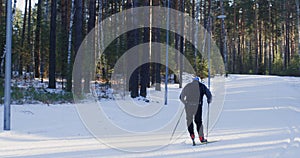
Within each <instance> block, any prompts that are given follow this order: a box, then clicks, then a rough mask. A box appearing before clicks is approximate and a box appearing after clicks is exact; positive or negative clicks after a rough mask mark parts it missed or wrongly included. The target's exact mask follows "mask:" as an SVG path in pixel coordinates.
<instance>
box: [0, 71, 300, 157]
mask: <svg viewBox="0 0 300 158" xmlns="http://www.w3.org/2000/svg"><path fill="white" fill-rule="evenodd" d="M225 87H226V96H225V101H224V106H223V111H222V113H221V115H220V118H219V119H218V121H217V123H216V124H215V126H214V128H213V129H212V130H211V132H210V133H209V137H208V140H209V141H217V142H214V143H210V144H207V145H199V146H192V142H191V140H190V139H189V137H188V133H187V132H185V133H183V134H181V135H180V136H179V137H177V138H176V139H173V140H172V142H171V143H170V144H169V145H167V146H162V147H160V148H158V149H157V150H154V151H149V152H141V153H133V152H125V151H122V150H119V149H113V148H111V147H110V146H107V145H105V144H103V143H101V141H99V140H97V139H96V138H95V137H93V136H92V135H91V134H90V132H89V131H88V130H87V129H86V127H85V126H84V124H83V123H82V122H81V120H80V117H79V115H78V113H77V111H76V108H75V106H74V105H72V104H62V105H50V106H46V105H40V104H39V105H30V104H26V105H13V106H12V130H11V131H3V130H2V129H0V157H1V158H2V157H3V158H6V157H14V158H27V157H28V158H29V157H30V158H52V157H55V158H81V157H91V158H93V157H95V158H96V157H107V158H119V157H124V158H132V157H149V158H150V157H151V158H152V157H178V158H179V157H214V158H215V157H217V158H218V157H220V158H227V157H228V158H232V157H234V158H235V157H237V158H240V157H243V158H250V157H258V158H260V157H270V158H273V157H275V158H276V157H279V158H291V157H298V156H299V155H300V150H299V149H300V137H299V136H300V117H299V116H300V93H299V90H300V78H297V77H277V76H257V75H230V76H229V77H228V78H226V84H225ZM176 91H177V93H176ZM179 92H180V90H178V89H176V88H171V92H170V95H171V96H170V98H171V101H172V102H175V101H176V99H177V98H178V94H179ZM160 95H162V94H159V95H157V96H156V95H155V94H153V98H152V99H156V98H159V96H160ZM150 102H151V99H150ZM154 103H155V104H156V103H157V102H155V101H154ZM160 103H161V104H162V103H163V101H162V100H160ZM107 104H109V101H107V102H105V104H104V105H105V106H107ZM146 106H147V105H146ZM163 108H171V106H170V105H168V106H167V107H163ZM106 110H109V111H113V109H112V108H111V107H107V109H106ZM163 110H166V109H162V111H163ZM173 111H174V110H173ZM163 112H166V111H163ZM166 114H168V113H165V115H166ZM110 117H112V119H113V120H114V121H117V120H120V118H122V117H124V116H122V117H121V116H119V117H116V116H113V113H110ZM165 118H168V117H167V116H166V117H165ZM183 120H184V119H183ZM0 121H1V122H0V127H3V105H0ZM120 123H126V120H120ZM129 123H133V124H134V123H135V122H133V121H132V120H131V122H129ZM153 127H155V125H153ZM149 129H151V128H150V127H149ZM164 137H168V136H167V135H166V134H161V135H151V136H149V138H148V137H142V138H139V137H122V138H115V139H113V140H111V142H115V143H119V145H121V146H124V147H128V148H131V147H134V148H138V147H139V146H140V147H141V148H142V147H143V145H147V144H148V143H151V144H154V145H158V144H159V143H160V142H161V141H162V140H163V138H164ZM143 141H148V142H147V143H143ZM196 143H199V140H196Z"/></svg>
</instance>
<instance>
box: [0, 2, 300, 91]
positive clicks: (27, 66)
mask: <svg viewBox="0 0 300 158" xmlns="http://www.w3.org/2000/svg"><path fill="white" fill-rule="evenodd" d="M73 2H74V3H73ZM167 2H168V1H167V0H89V1H88V0H38V3H37V4H32V3H31V1H30V0H25V6H24V10H25V11H24V12H21V11H20V10H16V11H15V13H14V15H15V16H14V23H13V66H12V68H13V70H14V71H15V72H19V74H22V72H33V75H34V77H35V78H45V77H47V78H49V87H50V88H55V81H56V79H67V80H68V81H69V84H67V86H66V87H65V88H66V89H67V90H71V84H70V82H71V77H70V76H71V74H70V73H71V72H72V63H73V62H74V58H75V56H76V52H77V50H78V49H79V47H80V44H81V42H82V40H83V38H84V37H85V36H86V35H87V34H88V33H89V32H90V31H91V30H92V29H93V28H94V27H95V26H96V24H97V23H98V22H101V21H102V20H103V19H106V18H108V17H110V16H111V15H113V14H115V13H118V12H121V11H122V10H126V9H129V8H132V7H139V6H167ZM5 3H6V1H4V0H0V36H1V38H0V50H1V51H0V56H1V68H0V73H1V74H3V73H4V66H3V65H4V64H3V62H2V61H3V57H4V49H5V26H6V25H5V23H6V17H5V16H6V5H5ZM16 3H18V1H16ZM72 3H73V4H74V8H72ZM221 4H222V5H221ZM170 7H171V8H173V9H176V10H178V11H182V12H185V13H187V14H189V15H190V16H191V17H193V18H196V19H198V20H199V23H200V24H201V25H202V26H204V27H205V28H206V29H208V28H209V30H211V33H212V38H213V39H214V40H215V41H216V43H217V45H218V46H219V48H220V51H221V54H222V57H223V58H224V61H225V59H226V63H227V72H228V73H251V74H277V75H300V64H299V63H300V61H299V60H300V58H299V53H300V49H299V4H298V0H191V1H184V0H174V1H170ZM222 10H223V12H224V14H225V15H226V18H225V19H224V20H225V21H224V30H223V31H222V20H221V19H219V18H218V16H219V15H221V14H223V13H222ZM210 21H211V22H210ZM70 24H72V25H70ZM70 29H72V31H70ZM112 29H120V28H118V27H115V28H114V27H112ZM151 31H152V33H151V35H152V37H151V38H150V29H148V28H145V29H139V30H137V32H134V31H133V32H129V33H127V34H125V35H123V36H121V37H119V39H117V40H114V42H113V43H112V44H111V45H110V47H108V48H107V49H106V50H105V51H106V52H109V53H105V55H104V56H102V58H101V61H100V63H101V64H100V66H99V70H98V73H99V74H100V76H101V78H103V79H107V78H109V74H110V72H111V71H112V68H113V66H114V64H115V63H116V61H117V59H118V58H119V57H121V55H122V54H123V53H124V52H125V51H126V50H128V49H130V48H131V47H133V46H134V45H135V44H139V43H142V42H147V41H149V40H152V41H156V42H166V41H165V35H166V31H164V30H157V29H151ZM189 31H190V32H191V31H193V30H189ZM71 32H72V35H71V38H69V33H71ZM111 32H112V33H113V32H114V30H111ZM192 34H193V33H192V32H191V35H192ZM135 35H141V36H140V37H142V38H139V39H138V40H135V38H137V36H135ZM69 39H71V41H70V40H69ZM225 39H226V40H225ZM124 41H127V42H124ZM131 41H135V42H136V43H132V42H131ZM224 42H225V44H224ZM69 43H71V46H72V47H71V52H70V50H68V47H69V45H68V44H69ZM169 44H170V45H171V46H173V47H174V48H175V49H177V50H179V51H180V52H181V53H183V54H184V55H185V56H186V57H187V58H188V60H189V61H190V62H191V63H193V66H194V68H195V69H196V70H197V73H198V75H202V77H207V61H205V60H203V59H202V57H201V55H200V54H199V53H198V54H197V55H196V56H195V53H194V52H195V50H194V47H193V46H192V44H191V43H189V42H188V41H186V40H185V39H184V38H182V37H180V36H178V35H177V34H175V33H170V41H169ZM224 46H226V47H225V48H226V49H224ZM226 57H227V58H226ZM174 59H176V58H175V57H174ZM176 60H178V59H176ZM176 60H175V61H176ZM145 68H146V70H147V71H148V72H149V74H147V76H149V77H147V78H149V81H152V83H157V82H160V81H161V78H160V76H161V75H160V74H161V73H164V66H163V65H157V64H151V65H149V67H145ZM178 69H179V68H178ZM147 82H148V81H147ZM147 84H148V83H147Z"/></svg>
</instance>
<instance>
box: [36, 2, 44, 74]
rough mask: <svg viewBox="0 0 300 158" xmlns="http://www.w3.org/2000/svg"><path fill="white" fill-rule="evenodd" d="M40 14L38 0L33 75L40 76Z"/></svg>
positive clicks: (40, 8)
mask: <svg viewBox="0 0 300 158" xmlns="http://www.w3.org/2000/svg"><path fill="white" fill-rule="evenodd" d="M41 16H42V0H39V1H38V8H37V21H36V30H35V42H34V76H35V78H39V77H40V69H39V68H40V36H41V34H40V33H41Z"/></svg>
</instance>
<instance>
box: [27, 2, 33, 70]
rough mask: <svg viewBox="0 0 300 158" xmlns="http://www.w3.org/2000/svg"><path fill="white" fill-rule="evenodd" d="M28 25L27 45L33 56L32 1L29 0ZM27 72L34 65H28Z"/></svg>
mask: <svg viewBox="0 0 300 158" xmlns="http://www.w3.org/2000/svg"><path fill="white" fill-rule="evenodd" d="M27 23H28V27H27V45H28V48H29V49H28V53H29V56H31V57H32V56H33V55H32V54H31V51H32V46H31V1H30V0H29V6H28V22H27ZM32 65H34V61H33V57H32ZM26 67H27V72H30V71H32V68H33V67H32V66H30V65H27V66H26Z"/></svg>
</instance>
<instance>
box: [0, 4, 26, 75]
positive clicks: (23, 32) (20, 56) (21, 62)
mask: <svg viewBox="0 0 300 158" xmlns="http://www.w3.org/2000/svg"><path fill="white" fill-rule="evenodd" d="M0 1H1V0H0ZM27 3H28V0H25V9H24V19H23V28H22V39H21V46H22V48H23V49H24V50H25V49H26V48H24V40H25V31H26V22H27ZM0 4H1V6H0V10H1V8H2V2H0ZM0 14H1V11H0ZM0 18H1V16H0ZM0 24H1V22H0ZM22 72H23V53H20V55H19V75H22Z"/></svg>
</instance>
